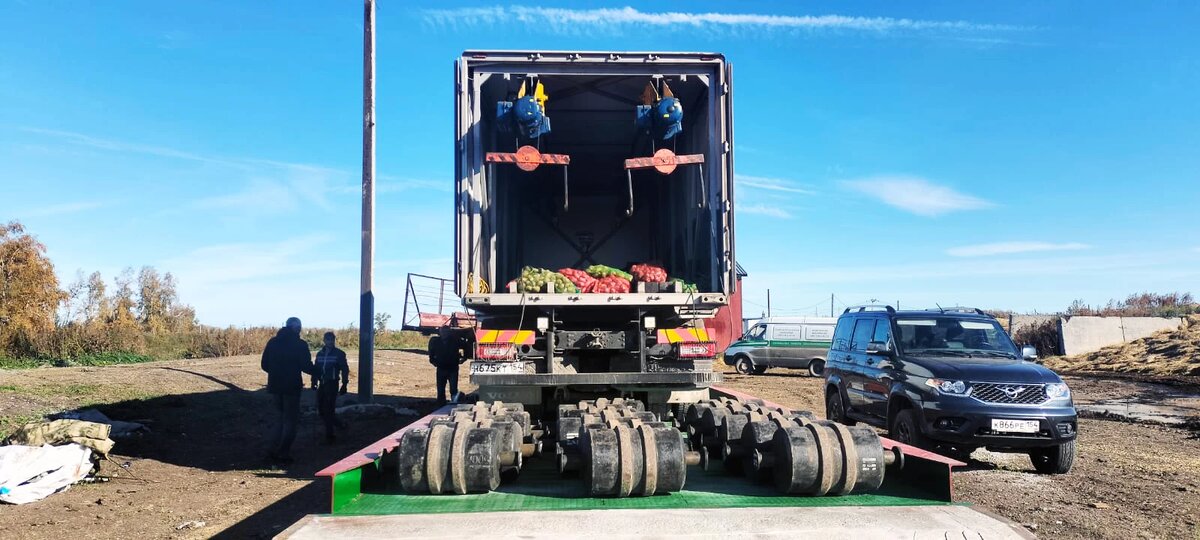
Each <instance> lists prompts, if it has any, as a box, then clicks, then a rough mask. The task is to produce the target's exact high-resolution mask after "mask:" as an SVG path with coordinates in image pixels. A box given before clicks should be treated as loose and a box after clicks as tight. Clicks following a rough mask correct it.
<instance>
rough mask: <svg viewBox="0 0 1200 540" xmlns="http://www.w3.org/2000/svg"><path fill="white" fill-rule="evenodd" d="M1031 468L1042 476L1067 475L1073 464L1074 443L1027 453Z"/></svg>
mask: <svg viewBox="0 0 1200 540" xmlns="http://www.w3.org/2000/svg"><path fill="white" fill-rule="evenodd" d="M1029 459H1030V461H1033V468H1034V469H1037V472H1039V473H1042V474H1067V473H1069V472H1071V465H1074V464H1075V441H1074V440H1070V441H1067V442H1065V443H1062V444H1058V445H1055V446H1049V447H1046V448H1035V449H1033V450H1031V451H1030V452H1029Z"/></svg>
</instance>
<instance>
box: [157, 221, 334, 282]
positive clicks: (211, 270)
mask: <svg viewBox="0 0 1200 540" xmlns="http://www.w3.org/2000/svg"><path fill="white" fill-rule="evenodd" d="M332 240H333V238H332V237H331V236H329V235H322V234H318V235H305V236H298V237H294V238H289V239H285V240H283V241H280V242H270V243H231V244H215V245H210V246H203V247H199V248H196V249H193V250H191V251H189V252H187V253H185V254H182V255H179V256H176V257H172V258H170V259H167V260H165V261H162V266H163V267H164V268H166V269H168V270H170V271H172V272H173V273H174V274H175V275H176V276H177V277H179V282H180V283H181V284H187V285H188V286H193V287H206V286H211V285H221V284H227V283H232V282H240V281H247V280H258V279H269V278H270V279H273V278H279V277H282V276H290V275H304V276H309V277H311V276H312V275H320V274H322V273H328V272H332V271H338V270H349V269H353V268H357V266H358V263H357V261H353V260H336V259H327V260H320V259H315V260H314V259H312V258H311V255H312V254H313V253H314V252H315V251H316V250H317V248H320V247H321V246H324V245H327V244H329V243H330V242H331V241H332Z"/></svg>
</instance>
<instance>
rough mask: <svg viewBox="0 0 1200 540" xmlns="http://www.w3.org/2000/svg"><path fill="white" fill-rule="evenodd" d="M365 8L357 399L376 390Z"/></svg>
mask: <svg viewBox="0 0 1200 540" xmlns="http://www.w3.org/2000/svg"><path fill="white" fill-rule="evenodd" d="M364 1H365V3H364V10H363V162H362V276H361V278H362V279H361V281H360V288H359V299H358V302H359V303H358V318H359V323H358V324H359V328H358V344H359V345H358V399H359V402H361V403H370V402H371V400H372V398H373V397H374V394H375V386H374V378H375V290H374V289H375V0H364Z"/></svg>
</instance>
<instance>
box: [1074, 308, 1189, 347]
mask: <svg viewBox="0 0 1200 540" xmlns="http://www.w3.org/2000/svg"><path fill="white" fill-rule="evenodd" d="M1182 322H1183V319H1181V318H1179V317H1167V318H1162V317H1091V316H1075V317H1063V318H1062V323H1061V325H1060V329H1061V332H1062V351H1063V354H1065V355H1067V356H1074V355H1077V354H1087V353H1090V352H1095V351H1098V350H1100V349H1103V348H1104V347H1107V346H1109V345H1117V344H1120V343H1128V342H1130V341H1133V340H1135V339H1141V338H1144V337H1147V336H1149V335H1150V334H1153V333H1155V332H1158V331H1159V330H1167V329H1174V328H1179V325H1180V324H1181V323H1182Z"/></svg>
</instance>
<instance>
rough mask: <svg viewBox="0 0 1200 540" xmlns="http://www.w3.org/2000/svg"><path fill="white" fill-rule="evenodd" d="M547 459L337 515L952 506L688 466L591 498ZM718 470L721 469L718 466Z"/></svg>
mask: <svg viewBox="0 0 1200 540" xmlns="http://www.w3.org/2000/svg"><path fill="white" fill-rule="evenodd" d="M550 461H551V460H550V459H549V458H548V457H534V458H531V459H530V460H529V461H528V462H526V466H525V468H524V469H523V470H522V471H521V476H520V478H518V479H516V480H515V481H513V482H507V483H505V484H502V485H501V486H500V488H499V489H498V490H497V491H493V492H491V493H481V494H468V495H409V494H397V493H369V492H365V493H362V494H360V495H358V496H356V497H355V498H354V499H352V500H350V501H347V502H345V503H344V504H343V505H341V506H339V508H338V510H337V514H338V515H384V514H429V513H465V512H507V511H517V510H600V509H682V508H746V507H822V506H912V505H945V504H948V503H946V502H944V501H940V500H938V499H936V498H933V497H932V496H930V495H928V494H925V493H922V492H920V491H917V490H912V489H907V490H903V491H902V489H904V488H901V487H897V486H887V488H886V489H884V490H882V491H881V492H876V493H871V494H863V495H849V496H845V497H803V496H781V495H780V494H778V493H776V492H775V489H774V486H773V485H771V484H756V483H752V482H751V481H749V480H748V479H746V478H743V477H737V476H729V475H726V474H725V473H723V472H720V471H704V470H703V469H701V468H700V467H688V478H687V489H685V490H683V491H680V492H678V493H671V494H668V495H657V496H653V497H629V498H624V499H616V498H596V497H589V496H587V495H586V494H585V493H584V489H583V485H582V482H581V481H580V480H579V479H578V478H563V477H562V476H560V475H559V474H558V472H557V471H556V470H555V468H554V467H553V466H552V465H551V464H550ZM717 466H720V465H719V464H718V465H717Z"/></svg>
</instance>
